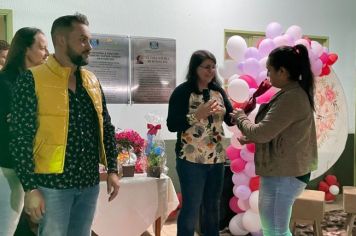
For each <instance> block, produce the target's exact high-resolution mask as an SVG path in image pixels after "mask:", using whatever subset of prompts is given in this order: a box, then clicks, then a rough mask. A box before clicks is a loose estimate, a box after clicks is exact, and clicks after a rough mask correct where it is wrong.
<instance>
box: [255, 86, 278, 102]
mask: <svg viewBox="0 0 356 236" xmlns="http://www.w3.org/2000/svg"><path fill="white" fill-rule="evenodd" d="M275 93H276V92H275V90H274V89H273V87H272V88H270V89H268V90H267V92H265V93H264V94H262V95H261V96H259V97H257V99H256V101H257V103H258V104H262V103H268V102H269V100H271V98H272V96H273V95H274V94H275Z"/></svg>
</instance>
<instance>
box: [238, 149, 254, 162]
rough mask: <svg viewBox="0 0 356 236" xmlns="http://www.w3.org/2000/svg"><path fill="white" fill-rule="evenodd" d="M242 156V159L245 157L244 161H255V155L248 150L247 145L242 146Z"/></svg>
mask: <svg viewBox="0 0 356 236" xmlns="http://www.w3.org/2000/svg"><path fill="white" fill-rule="evenodd" d="M240 156H241V159H243V160H244V161H247V162H249V161H253V160H254V157H255V155H254V154H253V153H252V152H250V151H248V150H247V148H246V147H244V148H242V149H241V151H240Z"/></svg>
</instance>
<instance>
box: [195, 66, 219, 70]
mask: <svg viewBox="0 0 356 236" xmlns="http://www.w3.org/2000/svg"><path fill="white" fill-rule="evenodd" d="M199 67H200V68H203V69H205V70H216V65H213V66H211V65H209V66H199Z"/></svg>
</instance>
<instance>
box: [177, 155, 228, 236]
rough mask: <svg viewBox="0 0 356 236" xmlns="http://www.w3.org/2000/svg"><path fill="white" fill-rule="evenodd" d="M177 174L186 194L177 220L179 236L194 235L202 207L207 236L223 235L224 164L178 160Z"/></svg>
mask: <svg viewBox="0 0 356 236" xmlns="http://www.w3.org/2000/svg"><path fill="white" fill-rule="evenodd" d="M176 162H177V165H176V169H177V173H178V176H179V182H180V188H181V192H182V209H181V210H180V213H179V216H178V221H177V228H178V230H177V236H193V235H194V226H195V224H196V221H197V219H198V216H199V209H200V206H202V211H203V215H202V219H201V221H202V223H203V227H202V229H203V231H204V236H210V235H211V236H218V235H219V205H220V196H221V192H222V189H223V181H224V164H223V163H219V164H198V163H192V162H188V161H185V160H182V159H179V158H177V160H176Z"/></svg>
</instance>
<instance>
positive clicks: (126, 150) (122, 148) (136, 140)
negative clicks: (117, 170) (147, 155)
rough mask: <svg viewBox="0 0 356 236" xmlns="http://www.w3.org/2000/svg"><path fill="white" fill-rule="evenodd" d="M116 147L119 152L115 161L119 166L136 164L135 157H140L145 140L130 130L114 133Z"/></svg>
mask: <svg viewBox="0 0 356 236" xmlns="http://www.w3.org/2000/svg"><path fill="white" fill-rule="evenodd" d="M115 139H116V145H117V148H118V150H119V154H118V156H117V159H118V161H119V163H120V164H126V163H133V164H135V162H136V159H137V158H136V157H137V156H140V155H141V153H142V151H143V147H144V144H145V140H144V139H143V138H142V137H141V136H140V135H139V133H137V132H136V131H134V130H132V129H126V130H123V131H120V132H116V133H115Z"/></svg>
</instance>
